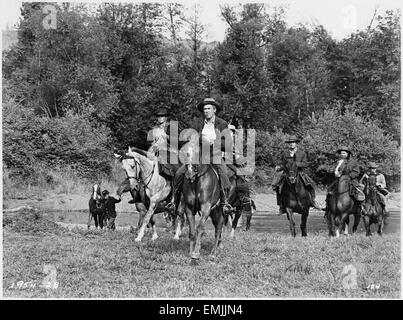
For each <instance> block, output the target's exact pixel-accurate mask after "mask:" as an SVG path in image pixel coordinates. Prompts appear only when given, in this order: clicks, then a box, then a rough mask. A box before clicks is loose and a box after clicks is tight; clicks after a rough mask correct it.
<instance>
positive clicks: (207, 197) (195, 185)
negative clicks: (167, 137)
mask: <svg viewBox="0 0 403 320" xmlns="http://www.w3.org/2000/svg"><path fill="white" fill-rule="evenodd" d="M187 167H188V171H187V172H186V177H185V180H184V182H183V198H184V203H185V212H186V217H187V220H188V222H189V239H190V257H191V258H192V259H199V258H200V248H201V238H202V236H203V234H204V232H205V224H206V221H207V219H208V217H210V218H211V220H212V222H213V225H214V228H215V241H214V246H213V251H212V255H215V254H216V252H217V249H218V247H219V246H220V245H221V240H222V229H223V226H224V215H223V212H222V208H221V206H220V205H219V204H220V184H219V177H218V173H217V172H216V171H215V169H213V167H212V165H210V164H201V165H198V166H197V167H196V166H195V165H192V164H188V165H187ZM197 212H200V214H201V218H200V221H199V224H198V225H197V227H196V222H195V215H196V213H197Z"/></svg>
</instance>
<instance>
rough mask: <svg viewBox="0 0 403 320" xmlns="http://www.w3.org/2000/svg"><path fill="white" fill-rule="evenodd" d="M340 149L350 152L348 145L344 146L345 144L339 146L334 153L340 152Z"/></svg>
mask: <svg viewBox="0 0 403 320" xmlns="http://www.w3.org/2000/svg"><path fill="white" fill-rule="evenodd" d="M341 151H346V152H348V153H349V154H351V150H350V149H349V148H348V147H346V146H341V147H339V148H338V149H337V151H336V153H340V152H341Z"/></svg>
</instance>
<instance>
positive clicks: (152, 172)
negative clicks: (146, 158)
mask: <svg viewBox="0 0 403 320" xmlns="http://www.w3.org/2000/svg"><path fill="white" fill-rule="evenodd" d="M125 159H132V160H133V162H134V167H135V172H136V173H137V174H138V175H139V174H140V171H141V166H140V162H139V161H138V160H137V159H136V158H135V157H133V156H128V155H124V156H121V158H120V160H121V161H122V160H125ZM131 167H132V168H133V166H131ZM154 171H155V163H154V164H153V169H152V170H151V173H150V174H149V175H148V176H147V177H146V178H144V179H141V177H139V176H129V175H127V179H129V181H130V179H135V180H136V181H137V183H138V184H139V185H140V184H144V187H145V188H148V185H149V184H150V182H151V179H152V176H153V174H154ZM147 179H148V182H146V181H147Z"/></svg>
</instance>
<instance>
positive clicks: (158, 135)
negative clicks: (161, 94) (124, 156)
mask: <svg viewBox="0 0 403 320" xmlns="http://www.w3.org/2000/svg"><path fill="white" fill-rule="evenodd" d="M154 116H156V117H157V121H156V125H155V126H154V127H153V129H152V130H151V131H150V133H149V136H148V141H151V151H152V152H153V153H154V154H155V155H158V152H159V150H160V149H161V148H168V143H169V122H168V116H169V111H168V108H167V107H166V106H165V105H163V106H161V107H160V108H158V109H157V110H156V112H155V113H154Z"/></svg>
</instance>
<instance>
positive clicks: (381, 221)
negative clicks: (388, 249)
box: [378, 212, 384, 236]
mask: <svg viewBox="0 0 403 320" xmlns="http://www.w3.org/2000/svg"><path fill="white" fill-rule="evenodd" d="M383 226H384V215H383V212H382V213H381V214H380V215H379V217H378V234H379V235H380V236H381V235H382V233H383Z"/></svg>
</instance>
